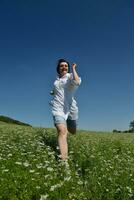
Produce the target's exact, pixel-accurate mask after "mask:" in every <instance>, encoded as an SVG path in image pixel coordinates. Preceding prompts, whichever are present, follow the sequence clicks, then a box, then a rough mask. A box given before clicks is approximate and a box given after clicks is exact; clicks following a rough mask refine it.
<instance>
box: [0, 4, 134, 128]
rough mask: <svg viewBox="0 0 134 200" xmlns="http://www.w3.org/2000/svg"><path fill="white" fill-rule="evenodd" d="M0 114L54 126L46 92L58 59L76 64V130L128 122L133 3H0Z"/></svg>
mask: <svg viewBox="0 0 134 200" xmlns="http://www.w3.org/2000/svg"><path fill="white" fill-rule="evenodd" d="M0 19H1V20H0V91H1V92H0V93H1V95H0V115H6V116H9V117H12V118H15V119H17V120H20V121H23V122H26V123H30V124H31V125H33V126H42V127H54V126H53V121H52V115H51V109H50V106H49V101H50V100H51V96H50V95H49V91H50V90H51V88H52V86H53V82H54V80H55V77H56V75H57V74H56V63H57V60H58V59H59V58H66V59H67V60H69V61H70V63H72V62H76V63H77V65H78V67H77V70H78V73H79V75H80V77H81V79H82V84H81V86H80V87H79V89H78V90H77V93H76V99H77V102H78V106H79V128H80V129H88V130H100V131H111V130H113V129H120V130H125V129H128V128H129V123H130V121H132V120H134V106H133V104H134V59H133V55H134V37H133V36H134V23H133V22H134V2H133V1H130V0H117V1H113V0H109V1H107V0H103V1H99V0H94V1H93V0H91V1H90V0H85V1H81V0H73V1H72V0H68V1H66V0H62V1H61V0H57V1H48V0H44V1H43V0H42V1H41V0H39V1H32V0H27V1H24V0H23V1H7V0H5V1H4V0H3V1H0Z"/></svg>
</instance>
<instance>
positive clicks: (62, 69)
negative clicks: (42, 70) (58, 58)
mask: <svg viewBox="0 0 134 200" xmlns="http://www.w3.org/2000/svg"><path fill="white" fill-rule="evenodd" d="M59 72H60V76H64V75H65V74H66V73H67V72H68V64H67V63H66V62H61V63H60V67H59Z"/></svg>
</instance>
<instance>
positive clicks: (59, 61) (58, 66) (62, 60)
mask: <svg viewBox="0 0 134 200" xmlns="http://www.w3.org/2000/svg"><path fill="white" fill-rule="evenodd" d="M61 62H66V63H67V64H68V73H70V64H69V62H68V61H67V60H65V59H63V58H61V59H59V60H58V64H57V73H58V74H60V63H61Z"/></svg>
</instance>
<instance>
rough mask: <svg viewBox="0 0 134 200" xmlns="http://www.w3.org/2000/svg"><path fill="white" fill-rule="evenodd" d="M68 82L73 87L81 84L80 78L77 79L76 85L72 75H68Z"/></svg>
mask: <svg viewBox="0 0 134 200" xmlns="http://www.w3.org/2000/svg"><path fill="white" fill-rule="evenodd" d="M70 82H71V84H73V85H74V86H79V85H80V84H81V77H79V83H78V82H77V81H76V80H74V79H73V73H70Z"/></svg>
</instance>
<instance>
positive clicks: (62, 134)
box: [58, 127, 67, 137]
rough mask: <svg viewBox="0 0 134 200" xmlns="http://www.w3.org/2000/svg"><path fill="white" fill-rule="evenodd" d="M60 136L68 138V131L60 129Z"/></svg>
mask: <svg viewBox="0 0 134 200" xmlns="http://www.w3.org/2000/svg"><path fill="white" fill-rule="evenodd" d="M58 135H59V136H65V137H66V136H67V129H66V128H64V127H62V128H58Z"/></svg>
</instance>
